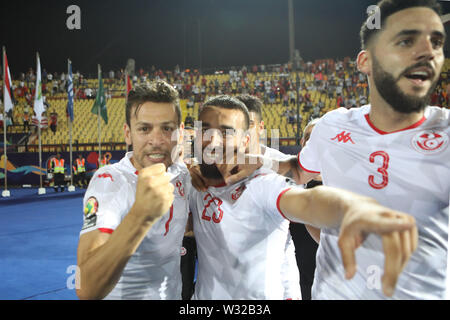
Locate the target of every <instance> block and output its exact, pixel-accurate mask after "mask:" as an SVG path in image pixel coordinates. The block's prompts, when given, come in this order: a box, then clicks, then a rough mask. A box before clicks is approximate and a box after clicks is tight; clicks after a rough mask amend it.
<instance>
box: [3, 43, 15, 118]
mask: <svg viewBox="0 0 450 320" xmlns="http://www.w3.org/2000/svg"><path fill="white" fill-rule="evenodd" d="M3 66H4V76H3V105H4V106H5V113H6V114H7V113H8V112H9V111H10V110H12V108H13V107H14V104H13V101H14V97H13V92H12V86H11V83H12V80H11V74H10V73H9V66H8V59H7V58H6V50H5V47H3Z"/></svg>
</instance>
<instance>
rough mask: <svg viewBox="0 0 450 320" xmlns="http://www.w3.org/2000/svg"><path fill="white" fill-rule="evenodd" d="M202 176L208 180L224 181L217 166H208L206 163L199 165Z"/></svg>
mask: <svg viewBox="0 0 450 320" xmlns="http://www.w3.org/2000/svg"><path fill="white" fill-rule="evenodd" d="M199 166H200V172H201V173H202V176H203V177H205V178H207V179H213V180H219V179H222V178H223V177H222V174H221V173H220V171H219V169H218V168H217V166H216V165H215V164H206V163H204V162H202V163H200V164H199Z"/></svg>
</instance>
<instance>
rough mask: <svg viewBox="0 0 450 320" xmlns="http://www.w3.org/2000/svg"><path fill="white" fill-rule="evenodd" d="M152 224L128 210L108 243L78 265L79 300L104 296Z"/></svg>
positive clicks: (117, 279) (112, 286) (115, 282)
mask: <svg viewBox="0 0 450 320" xmlns="http://www.w3.org/2000/svg"><path fill="white" fill-rule="evenodd" d="M154 223H155V221H153V222H151V221H144V220H143V219H142V218H140V217H139V216H138V215H136V214H133V209H131V210H130V212H129V213H128V214H127V216H126V217H125V218H124V219H123V221H122V222H121V223H120V225H119V226H118V227H117V229H116V230H114V232H113V234H112V235H111V237H110V238H109V239H108V241H107V242H106V243H105V244H104V245H102V246H101V247H99V248H97V249H95V250H94V251H93V252H91V253H90V254H89V256H88V257H86V258H85V259H84V261H82V262H81V263H79V268H80V289H79V290H77V295H78V296H79V297H80V298H82V299H103V298H104V297H105V296H107V295H108V294H109V293H110V292H111V290H112V289H113V288H114V287H115V286H116V284H117V281H119V279H120V276H121V274H122V272H123V270H124V268H125V266H126V264H127V262H128V260H129V259H130V257H131V256H132V255H133V253H134V252H135V251H136V249H137V248H138V246H139V245H140V243H141V242H142V240H143V238H144V237H145V235H146V234H147V232H148V230H149V229H150V228H151V227H152V225H153V224H154Z"/></svg>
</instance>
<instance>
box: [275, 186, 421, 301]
mask: <svg viewBox="0 0 450 320" xmlns="http://www.w3.org/2000/svg"><path fill="white" fill-rule="evenodd" d="M278 207H279V209H280V211H281V213H282V214H283V215H284V216H286V217H287V218H288V219H292V220H294V221H301V222H304V223H306V224H310V225H312V226H314V227H317V228H324V227H327V228H335V227H339V226H340V234H339V240H338V244H339V248H340V251H341V256H342V262H343V264H344V269H345V272H346V273H345V276H346V278H347V279H351V278H352V277H353V276H354V275H355V273H356V261H355V251H356V249H357V248H358V247H359V246H360V245H361V244H362V243H363V242H364V240H365V238H366V236H367V234H368V233H376V234H378V235H380V236H381V238H382V241H383V250H384V254H385V264H384V276H383V291H384V293H385V294H386V295H387V296H391V295H392V294H393V292H394V288H395V285H396V283H397V278H398V276H399V275H400V273H401V272H402V270H403V268H404V267H405V265H406V263H407V262H408V261H409V258H410V256H411V254H412V252H413V251H414V250H416V248H417V241H418V240H417V239H418V234H417V228H416V225H415V220H414V218H413V217H412V216H410V215H407V214H405V213H402V212H399V211H395V210H392V209H389V208H386V207H384V206H381V205H380V204H378V203H377V202H376V201H375V200H374V199H372V198H368V197H364V196H360V195H357V194H355V193H352V192H349V191H345V190H342V189H337V188H331V187H325V186H318V187H316V188H313V189H307V190H305V189H300V188H291V189H290V190H288V191H287V192H285V193H284V194H282V196H280V199H279V203H278Z"/></svg>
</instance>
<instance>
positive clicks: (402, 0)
mask: <svg viewBox="0 0 450 320" xmlns="http://www.w3.org/2000/svg"><path fill="white" fill-rule="evenodd" d="M377 7H378V8H379V15H380V29H377V28H369V27H368V26H367V23H368V22H369V21H371V20H372V18H373V16H374V15H375V13H376V11H373V12H372V13H370V14H369V17H368V18H367V19H366V21H364V23H363V25H362V27H361V31H360V38H361V49H362V50H366V49H367V47H368V45H369V43H370V41H371V40H372V39H373V37H374V36H375V35H376V34H377V33H378V32H379V31H381V30H382V29H383V28H384V26H385V23H386V20H387V19H388V18H389V17H390V16H391V15H393V14H394V13H397V12H399V11H402V10H405V9H409V8H414V7H426V8H429V9H431V10H433V11H434V12H436V13H437V14H438V15H439V16H441V13H442V10H441V5H440V4H439V2H437V1H436V0H382V1H380V2H379V3H378V4H377Z"/></svg>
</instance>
